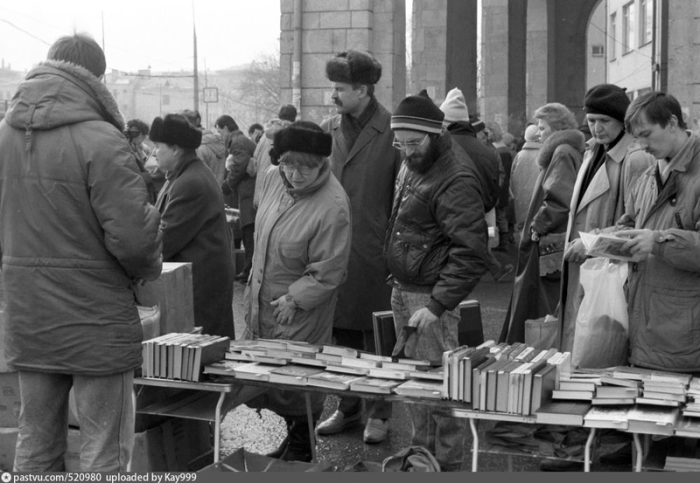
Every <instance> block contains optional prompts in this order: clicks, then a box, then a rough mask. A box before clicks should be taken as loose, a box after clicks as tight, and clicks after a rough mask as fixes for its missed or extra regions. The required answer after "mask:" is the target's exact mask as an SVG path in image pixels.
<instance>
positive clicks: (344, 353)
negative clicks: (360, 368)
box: [321, 344, 359, 358]
mask: <svg viewBox="0 0 700 483" xmlns="http://www.w3.org/2000/svg"><path fill="white" fill-rule="evenodd" d="M321 353H322V354H331V355H336V356H341V357H349V358H357V355H358V354H359V351H358V350H356V349H351V348H349V347H342V346H339V345H332V344H323V347H322V348H321Z"/></svg>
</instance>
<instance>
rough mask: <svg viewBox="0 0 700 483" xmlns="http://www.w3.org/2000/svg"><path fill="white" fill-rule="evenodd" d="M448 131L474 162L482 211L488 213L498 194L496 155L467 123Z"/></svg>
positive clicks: (449, 128) (452, 127) (497, 159)
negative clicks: (479, 188) (482, 205)
mask: <svg viewBox="0 0 700 483" xmlns="http://www.w3.org/2000/svg"><path fill="white" fill-rule="evenodd" d="M448 131H449V133H450V135H451V136H452V139H453V140H454V141H455V142H456V143H457V144H459V146H460V147H461V148H462V149H464V151H465V152H466V153H467V154H468V155H469V157H470V158H471V159H472V161H473V162H474V167H475V168H476V170H477V175H478V179H479V182H480V183H481V192H482V195H483V199H484V210H486V211H487V212H488V211H490V210H491V209H492V208H493V207H494V206H496V202H497V201H498V194H499V162H500V160H499V158H498V153H497V152H496V151H494V150H493V149H491V148H489V147H487V146H486V145H485V144H484V143H482V142H481V141H479V140H478V139H477V137H476V132H475V131H474V128H473V127H472V125H471V124H470V123H468V122H463V121H461V122H456V123H453V124H450V126H449V127H448ZM528 201H529V200H528Z"/></svg>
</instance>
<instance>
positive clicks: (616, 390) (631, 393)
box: [595, 386, 639, 398]
mask: <svg viewBox="0 0 700 483" xmlns="http://www.w3.org/2000/svg"><path fill="white" fill-rule="evenodd" d="M637 396H639V388H637V387H626V386H598V388H597V389H596V391H595V397H596V398H621V397H622V398H629V397H631V398H635V397H637Z"/></svg>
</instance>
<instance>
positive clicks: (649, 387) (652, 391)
mask: <svg viewBox="0 0 700 483" xmlns="http://www.w3.org/2000/svg"><path fill="white" fill-rule="evenodd" d="M613 377H615V378H619V379H628V380H636V381H641V382H642V395H641V397H636V398H635V402H636V403H637V404H646V405H655V406H667V407H674V408H678V407H681V406H682V405H684V404H685V401H686V396H685V393H686V390H687V388H688V384H689V383H690V381H691V379H692V376H691V375H689V374H678V373H674V372H663V371H655V370H652V369H644V368H641V367H616V368H615V371H614V373H613Z"/></svg>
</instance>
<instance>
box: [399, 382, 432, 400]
mask: <svg viewBox="0 0 700 483" xmlns="http://www.w3.org/2000/svg"><path fill="white" fill-rule="evenodd" d="M393 391H394V393H395V394H398V395H400V396H411V397H422V398H427V399H441V397H442V396H441V394H442V385H441V382H439V381H430V380H425V379H410V380H408V381H406V382H404V383H402V384H399V385H398V386H396V387H395V388H394V389H393Z"/></svg>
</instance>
